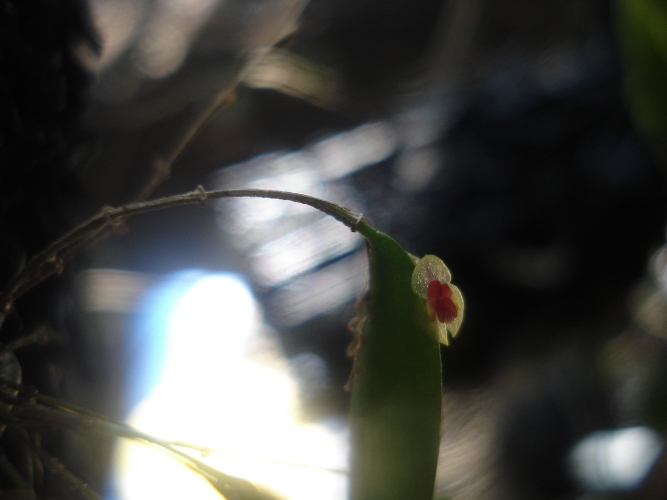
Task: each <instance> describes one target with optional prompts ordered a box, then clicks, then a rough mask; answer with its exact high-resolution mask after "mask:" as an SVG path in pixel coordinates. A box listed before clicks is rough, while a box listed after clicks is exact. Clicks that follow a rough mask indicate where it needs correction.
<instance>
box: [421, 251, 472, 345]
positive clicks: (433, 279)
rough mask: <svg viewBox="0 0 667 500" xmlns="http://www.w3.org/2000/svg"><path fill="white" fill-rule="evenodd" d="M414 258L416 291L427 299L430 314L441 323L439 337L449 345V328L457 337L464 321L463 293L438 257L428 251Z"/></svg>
mask: <svg viewBox="0 0 667 500" xmlns="http://www.w3.org/2000/svg"><path fill="white" fill-rule="evenodd" d="M413 261H414V262H415V269H414V271H413V272H412V291H413V292H415V293H416V294H417V295H419V296H420V297H421V298H422V299H425V300H426V312H427V314H428V318H429V320H431V321H435V322H436V324H437V327H438V340H439V341H440V342H441V343H442V344H445V345H448V344H449V337H448V335H447V332H449V333H450V334H451V336H452V338H453V337H455V336H456V333H457V332H458V331H459V328H460V327H461V322H462V321H463V295H461V291H460V290H459V289H458V287H457V286H455V285H452V283H451V281H452V273H451V272H449V269H447V266H446V265H445V263H444V262H443V261H442V260H440V259H439V258H438V257H436V256H435V255H425V256H424V258H423V259H419V258H417V257H413Z"/></svg>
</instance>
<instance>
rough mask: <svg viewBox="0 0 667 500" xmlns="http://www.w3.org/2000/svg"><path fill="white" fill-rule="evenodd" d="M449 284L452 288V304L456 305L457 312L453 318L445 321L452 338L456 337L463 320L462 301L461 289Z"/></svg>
mask: <svg viewBox="0 0 667 500" xmlns="http://www.w3.org/2000/svg"><path fill="white" fill-rule="evenodd" d="M449 286H450V288H451V289H452V301H454V304H455V305H456V310H457V312H458V314H457V315H456V318H454V320H453V321H451V322H450V323H447V328H448V329H449V331H450V333H451V334H452V338H454V337H456V334H457V333H458V331H459V328H461V322H462V321H463V312H464V303H463V295H461V290H459V287H457V286H456V285H449Z"/></svg>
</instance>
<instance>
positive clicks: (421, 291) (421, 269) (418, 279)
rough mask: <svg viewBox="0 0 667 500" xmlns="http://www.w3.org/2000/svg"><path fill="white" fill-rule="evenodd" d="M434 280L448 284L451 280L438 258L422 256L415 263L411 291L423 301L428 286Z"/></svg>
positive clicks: (445, 267) (450, 275)
mask: <svg viewBox="0 0 667 500" xmlns="http://www.w3.org/2000/svg"><path fill="white" fill-rule="evenodd" d="M434 280H437V281H439V282H441V283H449V282H450V281H451V280H452V273H450V272H449V269H447V266H446V265H445V263H444V262H443V261H442V260H441V259H440V258H438V257H436V256H435V255H424V258H422V259H420V260H419V261H418V262H417V264H416V265H415V269H414V271H412V291H413V292H415V293H416V294H417V295H419V296H420V297H421V298H423V299H425V298H426V297H427V294H428V285H429V283H431V281H434Z"/></svg>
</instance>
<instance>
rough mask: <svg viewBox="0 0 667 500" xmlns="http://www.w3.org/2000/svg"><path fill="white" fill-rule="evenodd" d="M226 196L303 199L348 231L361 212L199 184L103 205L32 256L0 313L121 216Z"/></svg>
mask: <svg viewBox="0 0 667 500" xmlns="http://www.w3.org/2000/svg"><path fill="white" fill-rule="evenodd" d="M230 197H252V198H270V199H276V200H286V201H292V202H296V203H303V204H305V205H309V206H311V207H313V208H316V209H318V210H321V211H322V212H324V213H326V214H328V215H330V216H332V217H334V218H335V219H337V220H339V221H340V222H342V223H343V224H345V225H346V226H348V227H349V228H350V229H351V230H352V231H356V229H357V226H358V225H359V224H360V223H361V220H362V215H361V214H359V213H356V212H354V211H352V210H350V209H349V208H346V207H344V206H342V205H337V204H335V203H331V202H328V201H324V200H320V199H319V198H314V197H312V196H308V195H305V194H299V193H290V192H287V191H273V190H267V189H227V190H220V191H206V190H205V189H204V188H203V187H201V186H199V187H198V188H197V189H195V190H194V191H191V192H189V193H184V194H178V195H174V196H167V197H165V198H158V199H156V200H150V201H144V202H138V203H132V204H128V205H122V206H120V207H118V208H112V207H105V208H103V209H102V210H101V211H100V213H99V214H97V215H96V216H94V217H93V218H91V219H89V220H88V221H86V222H84V223H83V224H81V225H79V226H78V227H76V228H74V229H73V230H72V231H70V232H69V233H67V234H65V235H64V236H62V237H61V238H59V239H58V240H56V241H55V242H54V243H52V244H51V246H49V247H48V248H47V249H46V250H44V251H42V252H40V253H38V254H37V255H35V256H34V257H32V258H31V259H30V260H29V261H28V263H27V264H26V265H25V267H23V269H22V270H21V271H20V272H19V273H18V274H17V275H16V277H15V278H14V279H13V280H12V282H11V283H10V284H9V286H8V287H7V289H6V290H5V291H4V292H3V293H2V294H0V316H1V315H6V314H7V313H8V312H9V311H10V310H11V308H12V306H13V304H14V302H15V301H16V300H17V299H18V298H19V297H21V296H22V295H23V294H25V293H26V292H27V291H29V290H30V289H31V288H33V287H34V286H35V285H37V284H39V283H41V282H42V281H44V280H45V279H46V278H48V277H49V276H51V275H52V274H55V273H58V272H60V271H62V268H63V266H64V263H65V262H66V261H67V260H69V259H70V258H72V257H73V256H74V255H76V254H77V253H78V252H80V251H81V250H83V249H84V248H87V247H89V246H90V245H92V244H94V243H96V242H97V241H99V240H100V239H101V238H103V237H104V236H106V235H108V234H109V232H110V231H111V230H113V229H114V228H118V227H119V226H120V225H121V224H122V223H123V221H124V219H126V218H128V217H130V216H132V215H137V214H141V213H144V212H151V211H154V210H162V209H165V208H169V207H178V206H181V205H194V204H202V205H203V204H205V203H206V201H207V200H212V199H218V198H230Z"/></svg>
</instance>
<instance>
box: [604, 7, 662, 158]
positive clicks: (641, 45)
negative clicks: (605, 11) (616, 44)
mask: <svg viewBox="0 0 667 500" xmlns="http://www.w3.org/2000/svg"><path fill="white" fill-rule="evenodd" d="M616 23H617V29H618V35H619V39H620V45H621V53H622V56H623V59H624V64H625V84H626V88H627V93H628V98H629V100H630V103H631V107H632V111H633V112H634V115H635V118H636V120H637V122H638V123H639V125H640V127H641V128H642V129H644V131H645V132H646V134H647V135H648V137H649V138H650V140H651V141H652V143H653V146H654V147H655V148H656V149H657V151H658V154H659V155H660V157H661V159H662V161H663V162H667V1H665V0H618V1H617V2H616Z"/></svg>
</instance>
